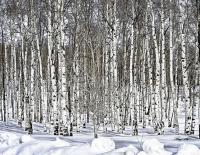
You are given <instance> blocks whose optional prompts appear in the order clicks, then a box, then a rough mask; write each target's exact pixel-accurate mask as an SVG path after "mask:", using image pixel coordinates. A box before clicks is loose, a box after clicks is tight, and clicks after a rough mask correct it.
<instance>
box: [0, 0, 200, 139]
mask: <svg viewBox="0 0 200 155" xmlns="http://www.w3.org/2000/svg"><path fill="white" fill-rule="evenodd" d="M199 45H200V1H199V0H0V120H1V121H4V122H8V121H9V120H15V121H17V123H18V125H20V126H21V127H22V128H24V129H25V130H26V131H27V132H28V133H29V134H32V132H33V129H32V124H33V122H39V123H41V124H42V125H43V126H44V127H45V129H46V131H47V132H48V133H50V134H54V135H64V136H72V135H73V133H75V132H80V129H81V128H85V127H87V125H88V124H92V127H93V132H94V137H97V136H98V129H99V128H100V127H102V128H103V131H104V132H108V131H116V132H118V133H123V132H124V131H125V130H126V127H127V126H131V134H132V135H138V134H140V133H139V132H138V126H139V125H141V126H142V127H143V128H145V127H146V126H151V127H153V129H154V132H155V133H156V134H165V132H164V130H163V128H164V127H172V128H175V131H176V134H179V133H181V132H182V133H184V134H188V135H191V134H194V132H195V127H197V126H199V129H200V125H199V124H200V87H199V86H200V52H199V48H200V47H199ZM181 103H183V104H181ZM180 105H183V110H180V109H181V106H180ZM183 114H184V118H182V119H184V129H183V131H182V130H180V123H179V119H178V118H179V117H180V115H181V116H182V115H183ZM198 120H199V121H198Z"/></svg>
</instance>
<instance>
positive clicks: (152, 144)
mask: <svg viewBox="0 0 200 155" xmlns="http://www.w3.org/2000/svg"><path fill="white" fill-rule="evenodd" d="M142 147H143V150H144V152H145V153H146V154H148V155H171V154H172V153H171V152H168V151H165V149H164V144H162V143H160V142H159V141H158V140H157V139H148V140H145V141H144V143H143V146H142ZM143 154H144V153H143Z"/></svg>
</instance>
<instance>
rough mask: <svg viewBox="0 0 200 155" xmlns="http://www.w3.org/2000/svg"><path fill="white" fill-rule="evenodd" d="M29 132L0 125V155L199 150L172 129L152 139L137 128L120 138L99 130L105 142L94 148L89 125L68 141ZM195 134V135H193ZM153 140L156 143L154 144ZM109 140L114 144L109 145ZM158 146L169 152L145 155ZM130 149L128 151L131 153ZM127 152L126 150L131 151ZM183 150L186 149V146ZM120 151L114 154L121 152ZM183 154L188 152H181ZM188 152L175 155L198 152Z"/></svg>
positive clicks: (192, 138) (38, 127)
mask: <svg viewBox="0 0 200 155" xmlns="http://www.w3.org/2000/svg"><path fill="white" fill-rule="evenodd" d="M33 129H34V131H33V135H32V136H28V135H26V133H25V131H24V130H23V129H22V128H20V127H19V126H18V125H17V123H16V122H15V121H9V122H8V123H7V124H5V123H3V122H0V155H39V154H41V155H42V154H46V155H47V154H52V155H62V154H63V155H68V154H69V155H90V154H91V155H94V154H102V153H104V152H110V151H111V152H112V153H111V152H110V153H107V154H111V155H120V153H115V154H114V153H113V151H112V150H113V149H114V148H115V150H116V149H118V150H120V149H119V148H124V147H127V146H129V147H130V148H132V146H134V147H136V148H137V149H138V150H139V151H142V150H145V149H146V150H147V151H146V153H147V154H148V155H150V154H151V155H170V154H171V153H169V152H172V154H176V153H177V152H178V150H180V146H181V145H183V144H193V145H195V146H197V147H199V148H200V140H199V139H198V136H197V134H196V135H193V136H185V135H183V134H180V135H175V134H174V129H172V128H164V131H165V133H164V135H155V134H154V133H153V128H151V127H147V128H142V127H139V136H131V134H130V128H129V127H127V129H126V131H125V133H123V134H118V133H116V132H111V131H108V133H106V134H105V133H103V132H102V131H101V129H100V130H99V132H98V135H99V137H107V138H105V139H103V140H100V144H99V143H98V142H97V143H98V144H97V143H96V144H94V145H95V146H94V145H93V144H92V143H93V142H92V141H93V137H94V136H93V128H92V126H91V125H88V126H87V127H86V128H81V131H80V132H79V133H75V132H74V133H73V134H74V135H73V136H72V137H64V136H54V135H49V134H47V133H45V132H44V128H43V126H42V125H41V124H38V123H34V124H33ZM195 133H197V131H196V132H195ZM58 137H59V138H58ZM109 139H111V141H109ZM155 139H156V140H158V141H157V142H156V140H155ZM107 140H108V141H107ZM112 140H113V141H114V144H113V143H112ZM145 141H149V142H148V145H149V146H146V148H144V145H143V143H144V142H145ZM159 142H160V143H159ZM102 143H103V144H102ZM91 144H92V145H93V146H92V145H91ZM162 144H164V148H163V149H165V150H166V151H169V152H168V153H157V154H152V153H148V151H149V152H151V151H152V150H153V151H157V150H156V149H159V147H161V149H162ZM113 145H114V146H113ZM130 145H132V146H130ZM159 145H161V146H159ZM91 147H93V148H94V147H95V148H94V149H93V150H94V151H93V153H91V151H89V149H91ZM134 147H133V148H132V150H135V149H134ZM148 147H149V148H148ZM69 148H70V149H69ZM130 148H129V149H128V150H131V149H130ZM184 148H186V149H187V146H185V147H184ZM188 149H189V150H191V146H189V147H188ZM69 150H70V151H69ZM122 150H123V149H122ZM122 150H121V151H118V152H123V151H124V150H123V151H122ZM125 150H127V148H125ZM67 151H68V153H66V152H67ZM187 151H188V150H186V151H185V152H187ZM192 151H193V152H194V151H195V148H193V146H192V150H191V152H190V153H189V154H180V153H179V154H178V155H200V151H199V152H198V153H197V154H195V153H192ZM136 152H137V151H136ZM158 152H159V151H158ZM143 153H144V152H143ZM121 154H122V153H121ZM132 154H133V155H134V151H132ZM132 154H130V155H132ZM147 154H146V155H147ZM141 155H145V153H144V154H142V153H141Z"/></svg>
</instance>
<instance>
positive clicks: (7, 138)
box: [0, 132, 19, 147]
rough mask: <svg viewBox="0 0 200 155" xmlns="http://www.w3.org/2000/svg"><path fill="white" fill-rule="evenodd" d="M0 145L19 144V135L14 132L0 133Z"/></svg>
mask: <svg viewBox="0 0 200 155" xmlns="http://www.w3.org/2000/svg"><path fill="white" fill-rule="evenodd" d="M0 143H1V147H3V146H4V147H6V146H12V145H16V144H19V137H18V136H17V135H16V134H14V133H7V132H4V133H1V134H0Z"/></svg>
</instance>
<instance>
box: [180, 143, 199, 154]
mask: <svg viewBox="0 0 200 155" xmlns="http://www.w3.org/2000/svg"><path fill="white" fill-rule="evenodd" d="M177 155H200V150H199V148H198V147H197V146H195V145H192V144H183V145H181V146H180V147H179V150H178V153H177Z"/></svg>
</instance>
